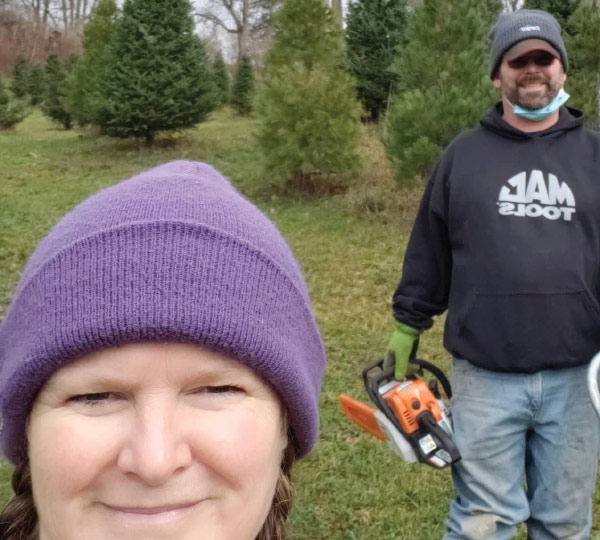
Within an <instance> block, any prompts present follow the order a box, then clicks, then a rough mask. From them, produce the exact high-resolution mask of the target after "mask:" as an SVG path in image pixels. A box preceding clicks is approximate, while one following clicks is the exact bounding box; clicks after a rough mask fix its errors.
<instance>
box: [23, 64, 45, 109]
mask: <svg viewBox="0 0 600 540" xmlns="http://www.w3.org/2000/svg"><path fill="white" fill-rule="evenodd" d="M45 91H46V80H45V76H44V69H43V68H41V67H40V66H33V65H32V66H30V68H29V77H28V79H27V94H28V95H29V102H30V103H31V105H39V104H40V103H42V101H43V99H44V93H45Z"/></svg>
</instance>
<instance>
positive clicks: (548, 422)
mask: <svg viewBox="0 0 600 540" xmlns="http://www.w3.org/2000/svg"><path fill="white" fill-rule="evenodd" d="M586 370H587V366H581V367H578V368H569V369H561V370H546V371H541V372H539V373H535V374H522V373H497V372H492V371H488V370H485V369H481V368H478V367H475V366H473V365H472V364H469V363H468V362H466V361H465V360H458V359H455V360H454V367H453V372H452V391H453V398H452V403H451V410H452V420H453V424H454V439H455V441H456V444H457V446H458V449H459V450H460V453H461V455H462V460H461V461H460V462H459V463H458V464H457V465H456V466H454V467H453V469H452V478H453V480H454V485H455V487H456V492H457V494H456V498H455V499H454V500H453V501H452V504H451V506H450V517H449V519H448V521H447V526H448V533H447V534H446V536H444V539H443V540H509V539H510V538H513V537H514V535H515V534H516V525H517V524H518V523H522V522H526V523H527V529H528V532H529V536H530V537H531V538H532V539H533V540H558V539H561V540H584V539H586V538H589V535H590V529H591V525H592V496H593V493H594V485H595V482H596V469H597V464H598V451H599V440H600V434H599V433H600V419H598V417H597V416H596V413H595V411H594V410H593V408H592V405H591V401H590V398H589V395H588V391H587V387H586ZM524 480H525V482H526V487H525V485H524Z"/></svg>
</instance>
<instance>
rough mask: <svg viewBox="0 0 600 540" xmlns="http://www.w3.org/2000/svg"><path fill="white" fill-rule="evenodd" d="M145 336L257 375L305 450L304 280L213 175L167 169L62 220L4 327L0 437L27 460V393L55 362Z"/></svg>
mask: <svg viewBox="0 0 600 540" xmlns="http://www.w3.org/2000/svg"><path fill="white" fill-rule="evenodd" d="M141 341H159V342H165V341H172V342H182V343H192V344H196V345H200V346H203V347H207V348H209V349H212V350H215V351H219V352H222V353H224V354H226V355H229V356H231V357H233V358H236V359H237V360H239V361H240V362H241V363H243V364H245V365H247V366H249V367H250V368H252V369H253V370H254V371H255V372H256V373H257V374H258V375H259V376H260V377H262V378H264V379H265V380H266V381H268V382H269V383H270V384H271V386H272V387H273V388H274V389H275V390H276V391H277V393H278V394H279V396H280V397H281V400H282V402H283V404H284V406H285V408H286V411H287V417H288V421H289V423H290V426H291V428H292V431H293V436H294V441H295V445H296V450H297V455H298V457H302V456H304V455H306V454H307V453H308V452H309V451H310V449H311V448H312V447H313V445H314V443H315V440H316V436H317V430H318V409H317V406H318V396H319V390H320V385H321V378H322V375H323V369H324V366H325V351H324V349H323V344H322V342H321V338H320V336H319V331H318V329H317V326H316V323H315V320H314V317H313V314H312V309H311V304H310V300H309V297H308V292H307V289H306V284H305V282H304V279H303V277H302V273H301V271H300V268H299V266H298V264H297V262H296V260H295V259H294V256H293V255H292V253H291V251H290V249H289V247H288V245H287V244H286V242H285V240H284V239H283V238H282V236H281V235H280V234H279V232H278V231H277V229H276V228H275V226H274V225H273V224H272V223H271V222H270V221H269V220H268V219H267V218H266V217H265V216H264V215H263V214H262V213H261V212H260V211H259V210H258V209H257V208H256V207H254V206H253V205H252V204H251V203H249V202H248V201H247V200H246V199H244V198H243V197H242V196H241V195H240V194H239V193H238V192H237V191H236V190H235V189H234V188H233V187H232V186H231V184H230V183H229V182H228V181H227V180H226V179H225V178H224V177H223V176H222V175H221V174H219V173H218V172H217V171H216V170H215V169H213V168H212V167H210V166H208V165H205V164H202V163H195V162H187V161H176V162H172V163H167V164H165V165H161V166H159V167H156V168H154V169H151V170H149V171H146V172H144V173H142V174H139V175H137V176H134V177H133V178H130V179H129V180H125V181H123V182H121V183H120V184H117V185H116V186H113V187H110V188H107V189H104V190H102V191H100V192H99V193H97V194H96V195H93V196H92V197H90V198H89V199H87V200H85V201H84V202H82V203H81V204H80V205H78V206H77V207H76V208H75V209H74V210H72V211H71V212H69V213H68V214H67V215H65V216H64V217H63V218H62V220H61V221H59V222H58V224H57V225H55V226H54V228H53V229H52V230H51V231H50V233H49V234H48V236H47V237H46V238H45V239H43V240H42V241H41V242H40V244H39V245H38V247H37V249H36V250H35V252H34V253H33V255H32V256H31V258H30V259H29V262H28V263H27V266H26V267H25V270H24V271H23V274H22V276H21V280H20V282H19V285H18V286H17V289H16V291H15V293H14V296H13V300H12V304H11V306H10V308H9V311H8V313H7V315H6V318H5V319H4V320H3V322H2V324H0V399H1V408H0V414H1V420H2V421H3V425H2V427H1V428H0V429H1V432H0V442H1V445H2V450H3V452H4V454H5V455H6V457H7V458H8V459H9V460H10V461H12V462H13V463H17V462H18V461H19V460H20V459H22V458H23V457H24V451H25V426H26V422H27V417H28V415H29V412H30V411H31V407H32V404H33V401H34V400H35V397H36V394H37V393H38V391H39V390H40V388H41V387H42V385H43V384H44V382H45V381H46V380H47V379H48V378H49V377H50V376H51V375H52V374H53V373H54V372H55V371H56V370H57V369H58V368H60V367H61V366H63V365H65V364H67V363H69V362H71V361H73V360H76V359H77V358H79V357H81V356H83V355H85V354H87V353H89V352H92V351H95V350H98V349H103V348H107V347H114V346H117V345H123V344H126V343H132V342H141Z"/></svg>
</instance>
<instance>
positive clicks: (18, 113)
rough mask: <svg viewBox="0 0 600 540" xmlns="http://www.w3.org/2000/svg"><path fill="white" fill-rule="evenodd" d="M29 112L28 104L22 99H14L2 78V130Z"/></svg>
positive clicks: (0, 112)
mask: <svg viewBox="0 0 600 540" xmlns="http://www.w3.org/2000/svg"><path fill="white" fill-rule="evenodd" d="M27 114H28V110H27V107H26V105H25V104H24V103H23V102H22V101H15V100H12V99H11V96H10V94H9V92H8V90H7V89H6V88H5V86H4V82H3V81H2V79H0V130H6V129H10V128H11V127H13V126H14V125H16V124H18V123H19V122H20V121H21V120H23V118H25V117H26V116H27Z"/></svg>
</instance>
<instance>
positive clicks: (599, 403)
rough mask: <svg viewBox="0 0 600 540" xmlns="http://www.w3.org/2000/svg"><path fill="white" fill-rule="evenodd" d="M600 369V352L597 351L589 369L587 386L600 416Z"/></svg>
mask: <svg viewBox="0 0 600 540" xmlns="http://www.w3.org/2000/svg"><path fill="white" fill-rule="evenodd" d="M599 371H600V352H598V353H596V355H595V356H594V358H592V361H591V362H590V366H589V367H588V370H587V386H588V392H589V393H590V399H591V400H592V405H593V406H594V409H595V410H596V413H597V414H598V416H600V390H599V389H598V372H599Z"/></svg>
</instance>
